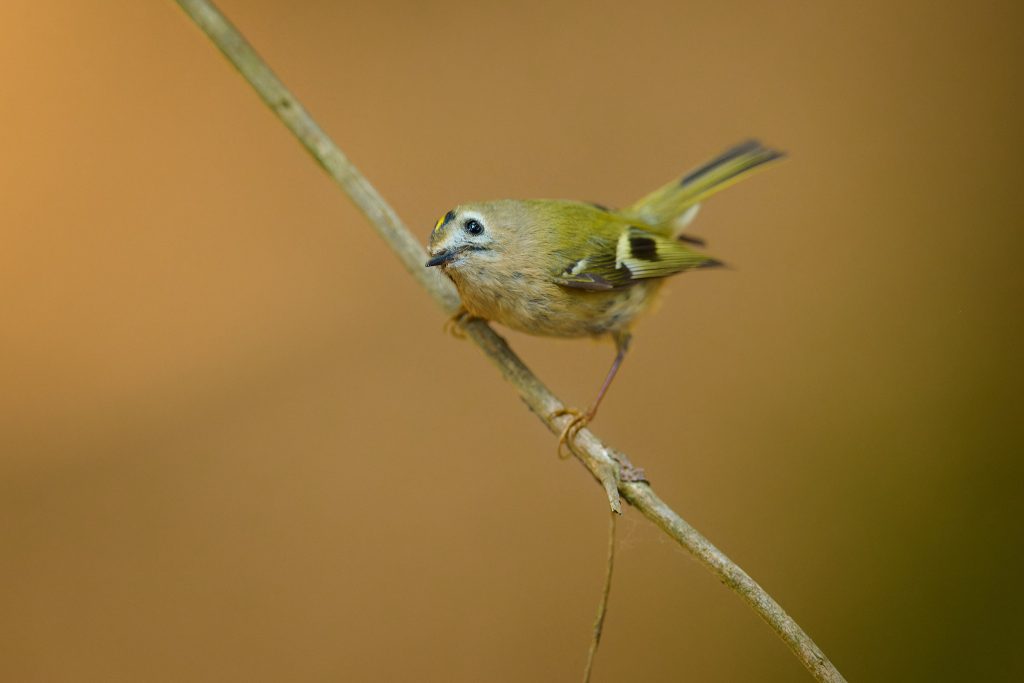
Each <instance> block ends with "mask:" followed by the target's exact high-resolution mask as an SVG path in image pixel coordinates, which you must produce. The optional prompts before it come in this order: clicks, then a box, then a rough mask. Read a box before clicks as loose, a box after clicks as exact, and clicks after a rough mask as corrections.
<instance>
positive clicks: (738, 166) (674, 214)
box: [625, 140, 785, 233]
mask: <svg viewBox="0 0 1024 683" xmlns="http://www.w3.org/2000/svg"><path fill="white" fill-rule="evenodd" d="M784 156H785V154H783V153H782V152H779V151H776V150H774V149H769V148H767V147H765V146H763V145H762V144H761V143H760V142H758V141H757V140H747V141H746V142H743V143H740V144H738V145H736V146H735V147H733V148H732V149H729V150H727V151H725V152H723V153H722V154H720V155H719V156H717V157H715V158H714V159H712V160H711V161H709V162H707V163H706V164H704V165H703V166H701V167H700V168H697V169H694V170H693V171H690V172H689V173H687V174H686V175H685V176H683V178H682V179H681V180H673V181H672V182H670V183H669V184H667V185H665V186H664V187H660V188H658V189H657V190H655V191H654V192H652V193H650V194H649V195H647V196H646V197H644V198H643V199H641V200H640V201H638V202H636V203H635V204H633V205H632V206H630V207H629V208H628V209H626V212H625V213H627V214H629V215H632V216H636V217H637V218H640V219H641V220H643V221H644V222H645V223H648V224H649V225H665V226H672V227H673V228H674V231H675V232H676V233H679V232H682V230H683V228H685V227H686V225H687V224H689V222H690V221H691V220H693V218H694V216H696V215H697V209H698V206H699V204H700V202H702V201H703V200H704V199H706V198H708V197H710V196H711V195H713V194H715V193H716V192H718V191H720V190H724V189H725V188H727V187H729V186H730V185H732V184H733V183H735V182H738V181H739V180H740V179H742V178H744V177H746V176H747V175H749V174H750V173H752V172H753V171H755V170H757V169H760V168H763V167H764V165H765V164H767V163H768V162H770V161H775V160H776V159H781V158H783V157H784Z"/></svg>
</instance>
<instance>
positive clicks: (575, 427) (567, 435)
mask: <svg viewBox="0 0 1024 683" xmlns="http://www.w3.org/2000/svg"><path fill="white" fill-rule="evenodd" d="M565 415H572V419H571V420H569V422H568V423H567V424H566V425H565V427H563V428H562V433H561V434H560V435H559V437H558V457H559V458H562V459H563V460H564V459H566V458H568V457H570V456H572V455H579V453H578V452H577V450H576V446H575V441H576V435H577V434H579V433H580V430H581V429H583V428H584V427H586V426H587V425H588V424H589V423H590V421H591V420H592V419H593V418H594V415H593V413H592V411H590V410H588V411H587V412H585V413H581V412H580V411H578V410H577V409H575V408H560V409H559V410H556V411H555V412H553V413H551V419H555V418H559V417H563V416H565Z"/></svg>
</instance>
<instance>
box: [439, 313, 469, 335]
mask: <svg viewBox="0 0 1024 683" xmlns="http://www.w3.org/2000/svg"><path fill="white" fill-rule="evenodd" d="M474 318H476V316H475V315H473V314H472V313H470V312H469V311H467V310H466V307H465V306H459V310H457V311H455V314H454V315H452V317H450V318H448V319H447V320H445V321H444V327H443V328H442V330H443V331H444V333H445V334H450V335H452V336H453V337H455V338H456V339H465V338H466V332H465V331H464V330H463V329H462V326H463V325H465V324H466V323H468V322H469V321H470V320H473V319H474Z"/></svg>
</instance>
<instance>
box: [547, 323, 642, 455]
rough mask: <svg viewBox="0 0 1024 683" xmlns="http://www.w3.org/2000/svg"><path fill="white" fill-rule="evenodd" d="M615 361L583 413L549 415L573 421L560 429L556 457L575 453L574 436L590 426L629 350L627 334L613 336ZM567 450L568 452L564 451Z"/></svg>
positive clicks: (567, 410)
mask: <svg viewBox="0 0 1024 683" xmlns="http://www.w3.org/2000/svg"><path fill="white" fill-rule="evenodd" d="M614 339H615V360H614V361H612V366H611V368H609V369H608V374H607V375H605V378H604V382H602V383H601V389H600V390H599V391H598V392H597V398H595V399H594V402H593V403H591V404H590V407H589V408H587V411H586V412H585V413H581V412H580V411H578V410H576V409H575V408H561V409H560V410H556V411H555V412H554V413H552V414H551V417H552V418H555V417H562V416H563V415H572V416H573V419H571V420H570V421H569V423H568V424H567V425H565V427H564V428H563V429H562V433H561V434H560V435H559V437H558V457H560V458H568V457H569V456H570V455H572V454H573V453H575V452H576V451H575V449H574V447H573V442H575V441H576V435H577V434H579V432H580V430H581V429H583V428H584V427H586V426H587V425H588V424H590V421H591V420H593V419H594V417H595V416H596V415H597V409H598V407H599V406H600V405H601V399H603V398H604V395H605V394H606V393H607V392H608V387H610V386H611V384H612V380H613V379H615V373H617V372H618V371H619V366H620V365H622V360H623V359H624V358H625V357H626V350H627V349H629V340H630V335H629V333H628V332H620V333H617V334H615V336H614ZM566 449H568V451H567V450H566Z"/></svg>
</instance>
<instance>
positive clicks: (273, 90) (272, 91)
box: [176, 0, 845, 682]
mask: <svg viewBox="0 0 1024 683" xmlns="http://www.w3.org/2000/svg"><path fill="white" fill-rule="evenodd" d="M176 2H177V3H178V4H179V5H180V6H181V8H182V9H183V10H184V11H185V13H186V14H188V15H189V17H191V18H192V20H193V21H194V22H195V23H196V24H197V25H198V26H199V27H200V28H201V29H202V30H203V31H204V32H205V33H206V35H207V36H208V37H209V38H210V40H211V41H213V43H214V44H215V45H216V46H217V47H218V48H219V49H220V51H221V52H223V53H224V55H225V56H226V57H227V58H228V60H229V61H230V62H231V63H232V64H233V65H234V66H235V68H237V69H238V71H239V72H240V73H241V74H242V77H243V78H245V80H246V81H248V82H249V84H250V85H251V86H252V87H253V89H255V90H256V92H257V93H258V94H259V96H260V97H261V98H262V99H263V101H264V102H266V104H267V106H269V107H270V108H271V109H272V110H273V111H274V113H275V114H277V116H278V117H279V118H280V119H281V121H282V122H283V123H284V124H285V126H287V127H288V129H289V130H290V131H291V132H292V133H293V134H294V135H295V137H297V138H298V139H299V141H300V142H301V143H302V144H303V146H304V147H305V148H306V150H307V151H308V152H309V153H310V154H311V155H312V156H313V158H314V159H315V160H316V162H317V163H318V164H320V165H321V166H322V167H323V168H324V170H325V171H327V174H328V175H329V176H330V177H331V178H332V179H333V180H334V181H335V182H337V183H338V184H339V185H340V186H341V188H342V189H343V190H344V191H345V192H346V194H348V195H349V197H350V198H351V199H352V201H353V202H354V203H355V204H356V206H357V207H358V208H359V210H360V211H362V212H363V214H364V215H365V216H366V218H367V219H368V220H369V222H370V225H371V226H372V227H373V228H374V229H375V230H376V231H377V233H378V234H379V235H380V236H381V237H382V238H383V239H384V241H385V242H387V244H388V246H389V247H391V249H392V250H393V251H394V252H395V254H396V255H397V256H398V259H399V260H400V261H401V262H402V265H403V266H405V269H406V270H407V271H409V273H410V274H411V275H412V276H413V277H414V278H415V279H416V280H417V281H418V282H419V283H420V284H421V285H423V287H424V288H425V289H426V290H427V291H428V292H429V293H430V295H431V296H432V297H433V299H434V300H435V301H436V302H437V303H438V305H439V306H440V307H441V308H442V309H443V310H444V311H445V312H447V313H449V314H453V313H455V312H456V311H457V310H458V308H459V296H458V293H457V292H456V290H455V287H454V286H453V285H452V284H451V283H450V282H449V281H448V280H447V279H445V278H444V277H442V276H441V275H439V274H437V273H435V272H434V271H433V269H428V268H424V267H423V264H424V262H425V261H426V258H427V254H426V252H425V251H424V249H423V247H422V246H421V245H420V243H419V241H418V240H417V239H416V238H415V237H413V235H412V234H411V233H410V232H409V230H408V229H407V228H406V227H405V226H404V225H403V224H402V221H401V220H400V219H399V218H398V215H397V214H396V213H395V211H394V209H392V208H391V207H390V206H389V205H388V203H387V202H385V201H384V199H383V197H381V196H380V194H379V193H378V192H377V190H376V189H374V187H373V186H372V185H370V183H369V181H367V180H366V178H365V177H363V175H362V174H361V173H360V172H359V170H358V169H356V167H355V166H354V165H353V164H352V162H350V161H349V160H348V158H347V157H346V156H345V155H344V153H342V151H341V150H340V149H339V148H338V147H337V145H335V144H334V142H333V141H331V139H330V138H329V137H328V136H327V134H326V133H324V131H323V130H322V129H321V128H320V126H318V125H317V124H316V122H315V121H314V120H313V118H312V117H311V116H310V115H309V113H308V112H307V111H306V110H305V108H304V107H303V106H302V105H301V104H300V103H299V102H298V100H296V99H295V97H294V96H293V95H292V94H291V92H289V91H288V89H287V88H285V86H284V84H283V83H281V81H280V80H278V78H277V76H275V75H274V73H273V72H272V71H271V70H270V67H268V66H267V64H266V63H265V62H264V61H263V60H262V59H261V58H260V57H259V55H257V54H256V52H255V50H253V48H252V46H251V45H249V43H248V42H247V41H246V40H245V38H243V37H242V35H241V34H240V33H239V32H238V30H237V29H236V28H235V27H234V26H232V25H231V23H230V22H229V21H228V20H227V18H225V17H224V15H222V14H221V13H220V11H219V10H217V8H216V7H214V6H213V5H212V4H211V3H210V2H208V1H207V0H176ZM464 329H465V331H466V334H467V336H468V337H469V338H470V339H472V340H473V341H474V342H475V343H476V344H477V346H479V347H480V348H481V349H482V350H483V352H484V353H485V354H486V355H487V357H488V358H490V359H491V361H493V362H494V364H495V365H496V366H497V367H498V370H499V371H500V372H501V374H502V376H503V377H504V378H505V379H506V380H507V381H508V382H509V383H510V384H512V386H513V387H515V389H516V391H518V392H519V396H520V397H521V398H522V399H523V401H524V402H525V403H526V405H527V406H528V407H529V408H530V410H532V411H533V412H534V413H535V414H536V415H537V417H538V418H539V419H540V420H541V421H542V422H543V423H544V424H545V425H546V426H547V428H548V429H549V430H551V432H552V433H554V434H560V433H561V431H562V428H563V427H565V425H566V424H567V423H568V421H569V420H571V419H572V418H571V417H569V416H563V417H558V418H554V419H553V418H552V417H551V415H552V414H553V413H555V412H556V411H558V410H560V409H561V408H563V407H564V405H563V404H562V402H561V401H560V400H559V399H558V398H557V397H556V396H555V395H554V394H553V393H552V392H551V390H550V389H548V388H547V387H546V386H544V384H543V383H542V382H541V381H540V380H539V379H538V378H537V377H536V375H534V374H533V373H532V372H531V371H530V369H529V368H527V367H526V365H525V364H524V363H523V362H522V361H521V360H520V359H519V357H518V356H516V354H515V353H513V352H512V349H511V348H509V346H508V344H507V343H506V342H505V340H504V339H503V338H502V337H500V336H499V335H498V334H497V333H495V332H494V330H492V329H491V327H490V326H489V325H487V323H486V322H484V321H480V320H475V321H472V322H469V323H467V324H466V325H465V326H464ZM575 445H576V448H575V449H574V450H576V451H578V454H577V456H578V457H579V459H580V461H581V462H582V463H583V464H584V465H585V466H586V468H587V469H588V470H589V471H590V473H591V474H592V475H593V476H594V478H595V479H597V480H598V482H600V483H601V484H602V486H604V489H605V493H606V494H607V496H608V501H609V504H610V506H611V508H612V510H614V511H615V512H621V503H620V494H621V497H623V498H625V499H626V501H628V502H629V504H630V505H632V506H633V507H635V508H636V509H638V510H639V511H640V512H642V513H643V515H644V516H645V517H647V518H648V519H650V520H651V521H652V522H654V523H655V524H656V525H658V527H660V528H661V529H662V530H663V531H664V532H665V533H666V534H668V535H669V536H670V537H671V538H673V539H674V540H675V541H676V542H677V543H679V544H680V545H681V546H682V547H683V548H685V549H686V550H687V551H689V552H690V553H691V554H692V555H693V556H694V557H696V558H697V559H698V560H699V561H700V562H701V563H702V564H703V565H704V566H705V567H707V568H708V569H709V570H711V572H712V573H714V574H715V575H716V576H717V577H718V578H719V579H720V580H721V581H722V582H723V583H725V585H727V586H728V587H729V588H731V589H732V590H733V592H735V593H736V594H737V595H739V596H740V598H742V599H743V600H744V601H745V602H746V603H747V604H748V605H750V607H751V608H752V609H753V610H754V611H755V612H757V614H758V615H760V616H761V618H762V619H764V620H765V621H766V622H768V624H769V625H770V626H771V627H772V628H773V629H774V630H775V632H776V633H778V634H779V636H780V637H781V638H782V640H783V641H784V642H785V643H786V644H787V645H788V646H789V647H790V649H791V650H792V651H793V654H794V655H796V657H797V659H799V660H800V661H801V662H802V663H803V665H804V666H805V667H807V669H808V671H810V673H811V675H812V676H813V677H814V678H815V679H816V680H818V681H829V682H838V681H845V679H844V678H843V677H842V675H841V674H840V673H839V671H837V670H836V668H835V667H834V666H833V665H832V663H831V662H830V661H829V660H828V658H826V657H825V655H824V654H823V653H822V652H821V650H820V649H818V646H817V645H815V644H814V641H812V640H811V638H810V637H809V636H808V635H807V634H806V633H804V631H803V630H802V629H801V628H800V627H799V626H798V625H797V623H796V622H795V621H793V619H792V618H791V617H790V616H789V615H788V614H786V612H785V611H784V610H783V609H782V607H781V606H779V604H778V603H777V602H775V600H773V599H772V597H771V596H770V595H768V593H767V592H765V590H764V589H763V588H761V586H759V585H758V584H757V582H756V581H754V580H753V579H752V578H750V576H749V575H748V574H747V573H746V572H744V571H743V570H742V569H740V567H739V566H738V565H736V564H735V563H734V562H733V561H732V560H730V559H729V558H728V557H726V556H725V554H724V553H722V551H720V550H718V548H716V547H715V546H714V545H712V544H711V542H710V541H708V540H707V539H706V538H704V537H703V536H702V535H701V534H700V533H699V532H698V531H697V530H696V529H694V528H693V527H692V526H690V525H689V524H687V523H686V522H685V521H684V520H683V519H682V518H681V517H680V516H679V515H678V514H676V513H675V511H673V510H672V509H671V508H670V507H669V506H668V505H666V504H665V503H664V502H663V501H662V500H661V499H660V498H658V496H657V495H655V493H654V491H653V490H652V489H651V487H650V486H649V485H648V484H647V482H645V481H643V480H642V479H641V477H642V475H638V473H639V470H638V469H636V468H634V467H633V466H632V465H631V464H630V463H629V461H628V460H627V459H626V458H625V456H624V455H623V454H621V453H619V452H617V451H615V450H613V449H611V448H609V447H608V446H606V445H605V444H604V443H602V442H601V440H600V439H598V438H597V437H596V436H595V435H594V434H593V433H592V432H591V431H590V430H588V429H583V430H581V431H580V433H579V436H578V437H577V439H576V442H575Z"/></svg>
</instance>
